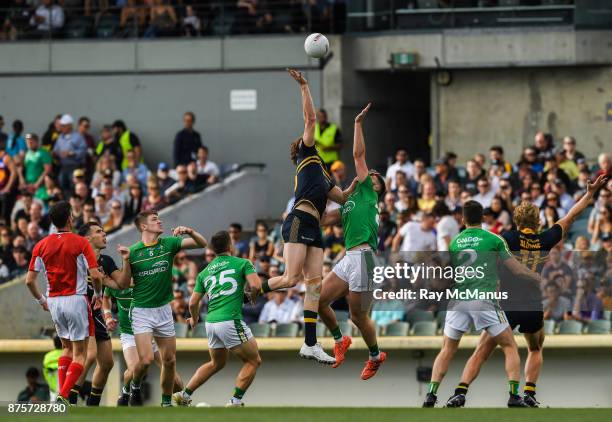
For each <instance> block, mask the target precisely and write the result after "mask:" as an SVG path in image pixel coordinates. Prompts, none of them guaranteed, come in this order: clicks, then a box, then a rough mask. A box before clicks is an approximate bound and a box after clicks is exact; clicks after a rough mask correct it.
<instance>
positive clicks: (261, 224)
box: [255, 220, 268, 231]
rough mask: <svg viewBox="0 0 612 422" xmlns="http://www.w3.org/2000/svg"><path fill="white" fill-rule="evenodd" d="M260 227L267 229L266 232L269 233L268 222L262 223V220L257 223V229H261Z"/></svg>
mask: <svg viewBox="0 0 612 422" xmlns="http://www.w3.org/2000/svg"><path fill="white" fill-rule="evenodd" d="M259 226H261V227H263V228H265V229H266V231H268V225H267V224H266V222H265V221H261V220H260V221H258V222H256V223H255V228H257V227H259Z"/></svg>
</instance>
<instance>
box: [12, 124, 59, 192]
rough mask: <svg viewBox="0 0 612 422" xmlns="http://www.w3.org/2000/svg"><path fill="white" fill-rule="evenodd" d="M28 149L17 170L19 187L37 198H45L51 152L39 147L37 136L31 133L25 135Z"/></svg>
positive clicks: (50, 164)
mask: <svg viewBox="0 0 612 422" xmlns="http://www.w3.org/2000/svg"><path fill="white" fill-rule="evenodd" d="M25 140H26V143H27V147H28V150H27V152H26V154H25V157H24V160H23V167H22V168H21V171H20V172H19V181H20V188H21V189H25V190H27V191H28V192H30V193H31V194H33V195H34V196H35V197H36V198H38V199H45V197H46V195H45V187H44V181H45V176H47V175H48V174H50V173H51V170H52V168H51V166H52V162H53V160H52V158H51V154H49V152H48V151H47V150H45V149H42V148H40V142H39V141H38V136H37V135H35V134H33V133H31V134H27V135H26V136H25Z"/></svg>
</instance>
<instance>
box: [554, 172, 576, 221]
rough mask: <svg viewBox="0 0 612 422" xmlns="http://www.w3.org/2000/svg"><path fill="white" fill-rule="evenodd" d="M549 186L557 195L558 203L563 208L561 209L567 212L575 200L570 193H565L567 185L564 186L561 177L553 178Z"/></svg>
mask: <svg viewBox="0 0 612 422" xmlns="http://www.w3.org/2000/svg"><path fill="white" fill-rule="evenodd" d="M551 187H552V191H553V192H554V193H556V194H557V196H558V197H559V204H560V205H561V208H563V211H565V212H566V213H567V212H568V211H569V210H570V208H572V207H573V206H574V204H575V203H576V201H574V198H572V195H570V194H569V193H567V187H566V186H565V183H563V180H561V179H555V181H554V183H553V184H552V185H551Z"/></svg>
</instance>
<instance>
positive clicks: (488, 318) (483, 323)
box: [444, 300, 510, 340]
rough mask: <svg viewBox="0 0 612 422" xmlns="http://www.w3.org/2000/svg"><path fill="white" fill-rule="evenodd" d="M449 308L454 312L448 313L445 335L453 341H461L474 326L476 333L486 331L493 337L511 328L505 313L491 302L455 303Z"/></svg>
mask: <svg viewBox="0 0 612 422" xmlns="http://www.w3.org/2000/svg"><path fill="white" fill-rule="evenodd" d="M448 307H449V309H452V310H448V311H446V319H445V321H444V334H445V335H446V336H447V337H448V338H451V339H453V340H459V339H460V338H461V336H462V335H463V334H464V333H466V332H468V331H470V329H471V327H472V326H474V328H475V329H476V331H480V330H483V329H484V330H486V331H487V332H488V333H489V334H490V335H491V336H492V337H496V336H498V335H499V334H501V333H502V331H504V330H505V329H506V328H507V327H509V326H510V324H508V319H507V318H506V314H505V313H504V311H502V310H501V309H500V308H499V306H497V305H496V304H495V303H493V302H491V301H482V300H465V301H453V302H451V303H449V306H448Z"/></svg>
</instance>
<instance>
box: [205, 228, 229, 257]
mask: <svg viewBox="0 0 612 422" xmlns="http://www.w3.org/2000/svg"><path fill="white" fill-rule="evenodd" d="M231 245H232V239H231V238H230V235H229V233H228V232H227V231H225V230H222V231H220V232H217V233H215V234H214V235H213V237H212V238H211V239H210V247H211V248H212V250H213V251H214V252H215V253H216V254H217V255H219V254H222V253H225V252H229V250H230V246H231Z"/></svg>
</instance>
